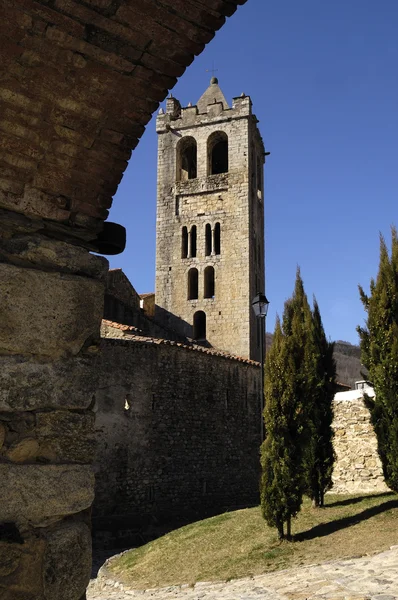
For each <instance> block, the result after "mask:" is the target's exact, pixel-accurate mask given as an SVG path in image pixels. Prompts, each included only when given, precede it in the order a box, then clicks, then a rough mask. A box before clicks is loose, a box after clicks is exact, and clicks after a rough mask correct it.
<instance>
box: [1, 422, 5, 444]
mask: <svg viewBox="0 0 398 600" xmlns="http://www.w3.org/2000/svg"><path fill="white" fill-rule="evenodd" d="M5 437H6V428H5V427H4V425H3V424H2V423H0V450H1V449H2V447H3V444H4V440H5Z"/></svg>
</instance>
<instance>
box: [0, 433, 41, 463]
mask: <svg viewBox="0 0 398 600" xmlns="http://www.w3.org/2000/svg"><path fill="white" fill-rule="evenodd" d="M38 451H39V443H38V441H37V440H35V439H34V438H25V439H23V440H21V441H20V442H15V443H14V444H12V445H11V446H10V448H9V449H8V451H7V454H6V456H7V458H8V459H9V460H11V461H12V462H17V463H20V462H26V461H31V460H34V459H35V458H36V456H37V454H38Z"/></svg>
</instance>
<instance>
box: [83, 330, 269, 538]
mask: <svg viewBox="0 0 398 600" xmlns="http://www.w3.org/2000/svg"><path fill="white" fill-rule="evenodd" d="M99 368H100V370H101V382H100V387H99V389H98V392H97V394H96V398H97V404H98V411H97V415H96V417H97V418H96V432H97V433H96V435H97V440H98V452H97V458H96V499H95V503H94V515H93V517H94V521H93V523H94V531H95V534H96V535H97V537H98V536H102V537H103V536H104V535H105V537H106V536H107V535H108V536H110V537H112V538H113V540H115V538H117V537H118V536H119V537H122V536H124V535H127V536H128V535H129V534H131V533H134V532H135V533H136V534H137V532H141V533H142V532H145V531H147V530H148V528H149V525H150V524H152V525H153V523H154V522H155V521H156V522H161V521H167V520H173V519H177V520H180V519H181V518H184V517H185V518H187V519H188V518H192V517H194V518H195V517H199V516H201V515H205V514H210V513H212V512H216V511H220V510H223V509H224V508H228V507H235V506H240V505H247V504H252V503H255V502H257V501H258V477H259V445H260V397H259V396H260V385H261V379H260V369H259V366H258V365H257V364H256V363H253V362H250V361H243V360H240V361H239V360H236V359H232V358H226V357H224V356H220V355H216V354H214V353H211V351H210V350H205V349H203V350H202V351H201V350H199V349H190V348H186V347H182V346H181V345H177V344H176V343H174V342H166V341H161V340H144V341H142V340H140V339H139V338H135V339H134V338H131V339H124V340H123V339H106V340H103V347H102V357H101V363H100V365H99ZM121 543H122V542H121Z"/></svg>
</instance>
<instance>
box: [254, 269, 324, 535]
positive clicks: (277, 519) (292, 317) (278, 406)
mask: <svg viewBox="0 0 398 600" xmlns="http://www.w3.org/2000/svg"><path fill="white" fill-rule="evenodd" d="M311 318H312V317H311V309H310V306H309V304H308V300H307V296H306V294H305V292H304V286H303V282H302V279H301V275H300V270H299V269H297V275H296V283H295V288H294V293H293V296H292V297H291V298H290V299H289V300H288V301H287V302H286V303H285V308H284V313H283V331H282V328H281V325H280V322H279V320H278V321H277V324H276V328H275V334H274V340H273V345H272V347H271V350H270V351H269V353H268V356H267V359H266V364H265V386H264V393H265V410H264V422H265V430H266V439H265V441H264V443H263V446H262V452H261V461H262V469H263V473H262V479H261V506H262V512H263V516H264V518H265V519H266V521H267V523H268V524H269V525H271V526H275V527H277V529H278V534H279V537H280V538H283V537H284V523H286V537H287V538H290V536H291V519H292V517H294V516H295V515H296V514H297V513H298V511H299V510H300V506H301V503H302V496H303V491H304V473H303V463H304V455H305V451H306V448H307V446H308V440H309V431H310V429H309V427H308V423H309V414H310V412H311V410H310V408H309V407H310V405H311V401H310V395H309V390H310V389H311V382H312V378H311V373H310V365H311V364H313V361H314V358H313V356H312V352H313V348H312V345H311V344H310V343H309V340H310V336H309V332H310V330H311V326H312V321H311Z"/></svg>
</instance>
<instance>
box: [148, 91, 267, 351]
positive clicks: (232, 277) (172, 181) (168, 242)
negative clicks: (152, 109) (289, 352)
mask: <svg viewBox="0 0 398 600" xmlns="http://www.w3.org/2000/svg"><path fill="white" fill-rule="evenodd" d="M209 89H211V86H210V88H209ZM170 119H171V117H170V115H169V114H164V115H159V116H158V119H157V131H158V133H159V149H158V205H157V254H156V304H157V306H158V307H160V308H157V313H156V314H157V316H158V318H159V319H162V320H163V321H165V322H168V323H169V324H170V325H172V326H173V327H174V328H179V329H180V331H182V333H183V334H184V335H185V336H187V337H189V338H192V337H193V336H194V331H193V326H192V325H193V317H194V314H195V312H197V311H203V312H204V313H205V314H206V339H207V341H208V343H209V344H210V345H211V346H213V347H215V348H218V349H222V350H224V351H226V352H230V353H232V354H236V355H238V356H244V357H251V358H256V359H259V354H258V348H259V343H258V339H257V333H256V332H257V324H256V322H255V317H254V315H253V314H252V308H251V300H252V298H253V296H254V295H255V294H256V293H257V292H258V291H260V289H259V288H261V291H263V290H264V217H263V210H264V209H263V204H262V202H260V203H259V202H258V201H257V183H256V180H255V179H253V177H252V170H254V175H256V173H257V168H256V167H254V164H256V165H257V155H258V156H259V158H260V161H261V171H262V166H263V162H264V157H263V147H262V142H261V138H260V136H259V133H258V131H257V127H256V121H255V119H254V117H253V115H252V108H251V100H250V98H249V97H242V98H235V99H234V101H233V106H232V108H231V109H229V108H226V109H224V108H223V104H222V103H221V102H219V103H215V104H213V105H209V106H208V109H207V112H206V113H203V114H198V111H197V107H196V106H194V107H187V108H183V109H182V112H181V116H180V118H175V119H171V120H170ZM216 132H223V133H224V134H226V135H227V136H228V173H221V174H217V175H209V174H208V147H207V143H208V139H209V137H210V136H211V135H212V134H214V133H216ZM184 137H193V138H194V139H195V140H196V143H197V177H196V178H195V179H189V180H187V181H176V179H177V178H178V176H177V146H178V144H179V143H181V140H183V138H184ZM259 178H260V186H261V190H262V176H261V174H260V175H259ZM254 188H255V189H256V191H255V192H254ZM254 193H255V194H256V202H253V198H252V194H254ZM261 194H262V191H261ZM216 223H219V224H220V229H221V236H220V238H221V249H220V254H215V253H214V252H213V253H212V254H211V255H210V256H206V255H205V227H206V225H207V224H210V225H211V228H212V230H214V227H215V225H216ZM192 226H196V228H197V253H196V256H195V257H192V256H190V253H188V257H187V258H182V253H181V242H182V229H183V227H187V229H188V231H190V230H191V228H192ZM254 243H255V245H256V250H255V254H254V250H253V248H252V246H253V244H254ZM257 257H258V258H257ZM209 266H211V267H213V268H214V271H215V294H214V297H211V298H205V297H204V296H205V294H204V272H205V269H206V267H209ZM191 268H196V269H197V270H198V272H199V286H198V287H199V290H198V298H197V299H192V300H189V299H188V272H189V270H190V269H191ZM253 332H254V333H253Z"/></svg>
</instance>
